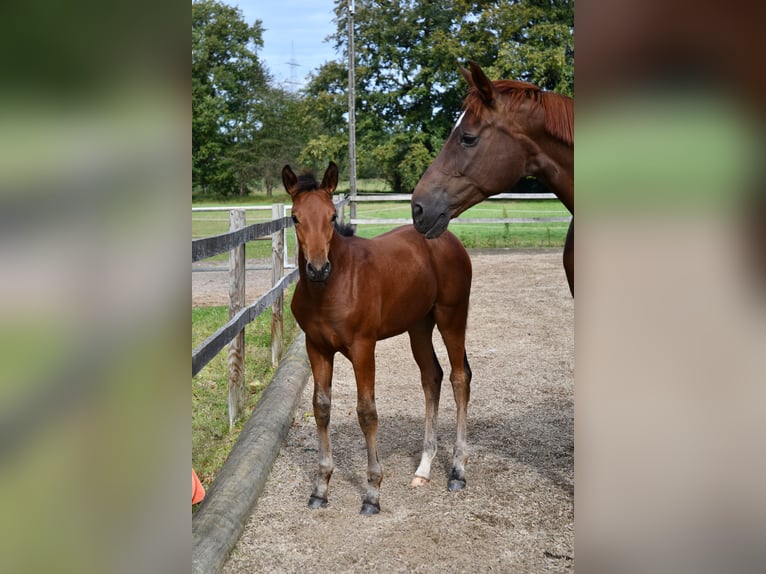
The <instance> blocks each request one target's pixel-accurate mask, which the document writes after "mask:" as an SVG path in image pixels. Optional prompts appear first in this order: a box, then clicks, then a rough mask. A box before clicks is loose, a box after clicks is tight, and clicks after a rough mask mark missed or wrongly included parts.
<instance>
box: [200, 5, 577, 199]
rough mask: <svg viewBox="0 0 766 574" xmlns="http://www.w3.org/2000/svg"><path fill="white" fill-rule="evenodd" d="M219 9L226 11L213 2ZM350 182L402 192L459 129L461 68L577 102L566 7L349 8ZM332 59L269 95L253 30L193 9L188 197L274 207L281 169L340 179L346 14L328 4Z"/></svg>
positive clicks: (234, 18) (234, 11) (226, 16)
mask: <svg viewBox="0 0 766 574" xmlns="http://www.w3.org/2000/svg"><path fill="white" fill-rule="evenodd" d="M223 1H229V0H223ZM355 6H356V12H355V16H354V23H355V26H354V31H355V45H356V77H357V84H356V110H357V111H356V132H357V133H356V136H357V137H356V139H357V171H358V174H359V175H360V177H383V178H385V179H386V180H387V181H388V182H389V183H390V184H391V186H392V188H393V189H394V190H395V191H404V192H408V191H411V190H412V189H413V188H414V186H415V184H416V183H417V181H418V180H419V178H420V176H421V175H422V173H423V172H424V171H425V170H426V168H427V167H428V165H429V164H430V162H431V161H432V160H433V158H434V157H435V156H436V154H437V153H438V151H439V149H440V148H441V146H442V144H443V142H444V139H445V138H446V137H447V136H448V135H449V132H450V130H451V128H452V125H453V124H454V121H455V119H456V118H457V116H458V115H459V111H460V108H461V105H462V100H463V97H464V96H465V94H466V92H467V86H466V85H465V82H464V81H463V79H462V76H460V74H459V72H458V70H457V63H458V62H460V63H463V64H464V63H465V61H466V60H468V59H472V60H476V61H477V62H479V64H481V66H482V67H483V68H484V70H485V71H486V72H487V74H488V75H489V77H491V78H510V79H520V80H525V81H528V82H532V83H535V84H537V85H539V86H541V87H543V88H544V89H548V90H553V91H557V92H560V93H564V94H568V95H574V70H573V68H574V2H573V1H572V0H505V1H499V0H494V1H493V0H483V1H476V0H473V1H471V0H421V1H417V0H356V2H355ZM335 15H336V19H335V21H336V24H337V30H336V33H335V34H334V35H333V36H332V38H331V40H332V41H333V42H334V45H335V48H336V51H337V52H338V53H339V54H340V55H341V58H342V59H338V60H337V61H330V62H328V63H326V64H325V65H323V66H322V67H320V68H319V69H317V70H315V71H314V72H312V74H311V76H310V78H309V82H308V83H307V85H306V86H305V87H304V88H303V89H302V90H301V92H300V93H297V94H296V93H291V92H289V91H287V90H285V89H283V88H281V87H278V86H275V85H273V82H272V80H271V79H270V77H269V74H268V71H267V70H266V69H265V67H264V66H263V64H262V63H261V62H260V61H259V59H258V56H257V51H258V50H259V48H260V47H262V46H263V39H262V33H263V25H262V23H261V21H260V20H256V21H255V22H254V23H253V24H252V25H251V24H248V23H246V22H245V21H244V19H243V16H242V12H241V11H240V10H239V9H238V8H235V7H230V6H228V5H226V4H223V3H222V2H221V1H218V0H193V2H192V98H193V117H192V154H193V183H194V185H195V186H197V187H201V188H202V189H204V190H206V191H210V192H214V193H218V194H224V195H226V194H231V193H237V192H239V193H247V192H248V191H249V189H250V187H252V185H253V183H254V182H255V181H256V180H260V181H263V182H264V184H265V186H266V189H267V192H268V193H269V194H270V193H271V190H272V189H273V188H274V186H278V185H279V181H280V171H281V168H282V166H283V165H284V164H285V163H290V164H292V165H294V166H295V167H299V166H300V167H303V166H306V167H311V168H313V169H314V170H315V171H321V170H322V169H324V168H325V167H326V165H327V163H328V161H329V160H333V161H335V162H336V163H338V165H339V166H340V167H341V169H345V168H347V166H348V161H347V158H348V152H347V150H348V140H349V137H348V136H349V134H348V100H347V98H348V67H347V61H348V59H347V55H348V54H347V46H348V43H347V42H348V0H335Z"/></svg>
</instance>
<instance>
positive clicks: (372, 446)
mask: <svg viewBox="0 0 766 574" xmlns="http://www.w3.org/2000/svg"><path fill="white" fill-rule="evenodd" d="M350 359H351V363H352V364H353V365H354V375H355V376H356V414H357V417H358V419H359V426H360V427H362V432H363V433H364V441H365V443H366V444H367V492H366V493H365V495H364V501H363V502H362V509H361V511H360V512H361V514H377V513H378V512H380V483H381V481H382V480H383V467H382V466H381V465H380V461H379V460H378V447H377V443H376V435H377V432H378V411H377V409H376V408H375V341H372V342H365V341H362V340H359V341H358V342H356V343H355V344H354V346H353V347H352V348H351V349H350Z"/></svg>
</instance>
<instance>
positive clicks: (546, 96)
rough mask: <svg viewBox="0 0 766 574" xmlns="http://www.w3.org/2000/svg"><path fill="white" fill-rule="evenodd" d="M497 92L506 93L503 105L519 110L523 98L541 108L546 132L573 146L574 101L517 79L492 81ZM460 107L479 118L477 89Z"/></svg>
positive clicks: (524, 100) (481, 107)
mask: <svg viewBox="0 0 766 574" xmlns="http://www.w3.org/2000/svg"><path fill="white" fill-rule="evenodd" d="M492 84H493V85H494V87H495V90H496V91H497V92H498V93H499V94H503V95H504V96H506V103H505V105H506V106H508V108H509V109H518V108H519V107H521V105H522V104H523V103H524V102H526V101H532V102H533V103H535V104H536V105H538V106H540V107H542V109H543V113H544V115H545V131H547V132H548V133H549V134H550V135H552V136H553V137H555V138H558V139H559V140H561V141H562V142H564V143H565V144H567V145H570V146H571V145H574V100H573V99H572V98H570V97H568V96H564V95H561V94H556V93H554V92H546V91H544V90H542V89H541V88H540V87H538V86H536V85H534V84H530V83H528V82H520V81H517V80H495V81H494V82H492ZM463 109H465V110H466V111H467V112H469V113H471V114H475V115H477V116H479V117H481V116H482V112H483V110H484V101H483V100H482V98H481V95H480V94H479V91H478V90H477V89H476V88H471V91H470V92H469V93H468V95H467V96H466V98H465V102H464V103H463Z"/></svg>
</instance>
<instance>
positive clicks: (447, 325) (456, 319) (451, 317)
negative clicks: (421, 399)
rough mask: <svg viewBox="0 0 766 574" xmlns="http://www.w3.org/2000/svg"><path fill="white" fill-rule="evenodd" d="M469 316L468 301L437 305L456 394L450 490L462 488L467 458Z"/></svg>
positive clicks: (469, 390)
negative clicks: (460, 305)
mask: <svg viewBox="0 0 766 574" xmlns="http://www.w3.org/2000/svg"><path fill="white" fill-rule="evenodd" d="M467 318H468V305H467V303H466V305H465V308H449V309H445V308H439V307H437V309H436V324H437V325H438V326H439V332H441V334H442V338H443V339H444V344H445V346H446V347H447V354H448V355H449V362H450V368H451V371H452V372H451V373H450V377H449V378H450V382H451V383H452V392H453V393H454V395H455V406H456V410H457V438H456V439H455V451H454V456H453V459H452V471H451V472H450V479H449V483H448V487H449V489H450V490H462V489H463V488H465V484H466V480H465V463H466V461H467V460H468V441H467V437H466V421H467V417H468V401H469V399H470V397H471V367H470V366H469V365H468V357H467V356H466V352H465V329H466V323H467Z"/></svg>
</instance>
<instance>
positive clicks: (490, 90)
mask: <svg viewBox="0 0 766 574" xmlns="http://www.w3.org/2000/svg"><path fill="white" fill-rule="evenodd" d="M468 66H469V67H470V68H471V72H470V73H469V72H468V70H466V69H465V68H462V67H461V69H460V73H461V74H463V77H464V78H465V79H466V81H467V82H468V84H469V85H470V86H471V87H472V88H474V87H475V88H476V89H477V90H478V91H479V95H480V96H481V99H482V101H483V102H484V105H485V106H489V105H490V104H492V101H493V100H494V99H495V86H494V85H492V82H491V81H490V79H489V78H488V77H487V75H486V74H485V73H484V71H483V70H482V69H481V66H479V64H477V63H476V62H474V61H473V60H468ZM469 77H470V78H471V79H470V80H469V79H468V78H469Z"/></svg>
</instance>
